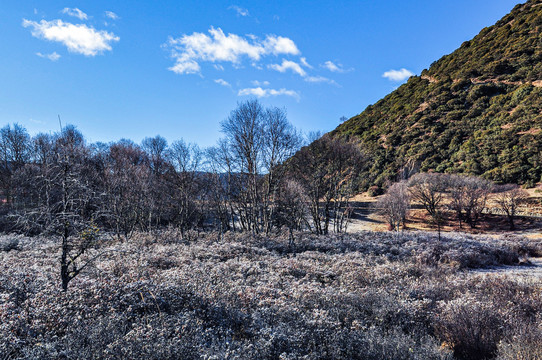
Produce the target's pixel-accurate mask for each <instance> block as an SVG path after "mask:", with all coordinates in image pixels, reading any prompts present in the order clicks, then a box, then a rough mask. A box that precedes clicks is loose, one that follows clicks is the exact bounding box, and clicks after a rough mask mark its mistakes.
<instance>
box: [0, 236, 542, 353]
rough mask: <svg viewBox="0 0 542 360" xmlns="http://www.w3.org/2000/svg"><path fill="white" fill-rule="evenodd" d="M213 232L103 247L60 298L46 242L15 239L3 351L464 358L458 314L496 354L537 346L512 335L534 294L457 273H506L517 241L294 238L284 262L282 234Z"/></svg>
mask: <svg viewBox="0 0 542 360" xmlns="http://www.w3.org/2000/svg"><path fill="white" fill-rule="evenodd" d="M216 235H217V234H207V235H201V236H199V237H198V238H197V239H192V240H191V241H182V240H180V239H176V238H175V236H176V235H175V233H174V232H173V231H170V232H166V233H162V234H161V233H153V234H134V236H133V237H132V238H131V239H130V240H128V241H124V242H117V243H109V244H107V245H106V246H105V248H104V250H105V251H106V253H105V254H104V255H103V256H102V257H100V258H98V259H97V260H96V262H95V263H94V265H93V266H91V267H88V268H87V269H86V270H85V271H84V272H83V273H82V274H81V275H80V276H78V277H77V278H75V279H74V280H73V284H71V287H70V289H69V291H68V292H66V293H63V292H61V291H59V290H58V282H59V281H60V279H59V276H58V274H57V261H58V251H59V250H58V244H56V243H55V242H54V241H50V240H47V239H25V240H24V241H21V244H22V246H21V248H20V250H19V251H10V252H0V354H2V355H4V354H6V355H5V356H6V357H7V358H9V359H34V358H148V359H170V358H182V359H196V358H207V359H223V358H232V359H254V358H261V359H299V358H310V359H386V358H393V359H447V358H451V356H452V354H455V355H456V357H458V356H462V355H461V354H462V352H461V351H463V350H461V349H462V348H461V346H463V348H467V347H466V346H467V345H468V342H465V341H464V340H463V339H464V338H465V337H466V335H464V336H463V335H462V334H464V333H462V331H466V330H465V329H466V328H465V327H464V326H462V322H461V321H463V319H464V317H465V316H466V315H468V319H474V320H476V319H478V320H480V321H485V322H486V323H487V324H489V325H491V324H493V322H492V321H494V320H495V319H497V320H495V321H497V322H498V327H497V328H498V332H497V333H496V334H495V335H494V336H488V335H486V332H487V331H486V330H483V329H482V330H480V331H481V334H483V335H481V336H482V339H483V340H484V341H486V339H487V343H488V344H491V346H490V347H488V349H489V350H488V351H489V353H491V354H492V355H499V356H500V355H501V353H502V356H505V355H506V354H509V353H510V351H513V349H515V347H514V346H517V343H516V340H515V339H520V340H521V341H527V342H529V344H532V348H533V349H534V346H535V345H536V344H538V343H537V341H538V340H537V339H538V338H537V337H536V333H533V334H530V333H529V330H527V331H523V332H522V331H520V329H522V326H523V327H525V325H526V324H539V323H540V319H539V316H538V315H537V314H539V313H542V287H541V286H539V283H536V282H535V283H522V282H520V281H516V280H514V279H506V278H503V279H501V278H484V277H480V276H476V275H473V274H470V273H469V272H468V271H467V270H466V269H468V268H469V267H480V266H485V265H495V264H501V263H508V262H511V261H510V260H509V258H508V255H506V256H504V255H502V254H503V252H504V253H505V254H512V257H513V255H514V254H519V252H520V251H521V249H522V247H523V245H522V244H523V243H524V242H525V240H522V239H516V238H499V239H491V238H483V237H475V236H470V237H462V236H460V235H454V234H452V235H447V236H446V237H444V238H443V240H442V241H440V242H439V241H438V239H436V237H435V236H434V235H432V234H428V233H416V234H382V233H371V232H366V233H360V234H356V235H342V236H327V237H317V236H314V235H310V234H301V233H297V234H295V236H296V245H297V246H296V249H295V251H294V250H292V248H291V247H290V246H288V245H289V244H288V237H287V236H271V237H264V236H253V235H250V234H237V233H226V234H224V236H222V237H218V236H216ZM529 246H531V247H534V248H536V247H537V246H538V245H537V244H536V243H530V244H529ZM477 255H480V260H476V256H477ZM465 259H468V260H465ZM473 259H474V260H473ZM512 262H513V261H512ZM488 322H489V323H488ZM489 325H488V326H489ZM484 331H486V332H484ZM520 340H517V341H520ZM461 344H463V345H461ZM464 344H467V345H464ZM533 351H534V350H533ZM504 358H506V357H504Z"/></svg>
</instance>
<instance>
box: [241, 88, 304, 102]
mask: <svg viewBox="0 0 542 360" xmlns="http://www.w3.org/2000/svg"><path fill="white" fill-rule="evenodd" d="M237 95H238V96H247V95H253V96H257V97H269V96H279V95H285V96H291V97H293V98H295V99H296V100H297V101H299V94H298V93H297V92H296V91H294V90H286V89H280V90H275V89H262V88H261V87H256V88H246V89H241V90H239V92H238V93H237Z"/></svg>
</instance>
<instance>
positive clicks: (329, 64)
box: [321, 60, 352, 73]
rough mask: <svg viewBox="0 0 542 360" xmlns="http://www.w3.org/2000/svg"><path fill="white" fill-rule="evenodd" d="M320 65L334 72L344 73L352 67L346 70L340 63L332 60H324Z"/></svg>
mask: <svg viewBox="0 0 542 360" xmlns="http://www.w3.org/2000/svg"><path fill="white" fill-rule="evenodd" d="M321 66H322V67H324V68H326V69H328V70H329V71H331V72H336V73H344V72H347V71H351V70H352V69H348V70H346V69H344V68H343V66H342V64H335V63H334V62H333V61H329V60H328V61H326V62H325V63H324V64H323V65H321Z"/></svg>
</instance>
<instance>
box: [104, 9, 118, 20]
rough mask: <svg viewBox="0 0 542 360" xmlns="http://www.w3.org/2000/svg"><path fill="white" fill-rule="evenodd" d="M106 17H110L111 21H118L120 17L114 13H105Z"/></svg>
mask: <svg viewBox="0 0 542 360" xmlns="http://www.w3.org/2000/svg"><path fill="white" fill-rule="evenodd" d="M105 17H108V18H110V19H111V20H117V19H118V18H119V16H118V15H117V14H115V13H114V12H113V11H106V12H105Z"/></svg>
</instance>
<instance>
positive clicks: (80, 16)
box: [61, 8, 88, 20]
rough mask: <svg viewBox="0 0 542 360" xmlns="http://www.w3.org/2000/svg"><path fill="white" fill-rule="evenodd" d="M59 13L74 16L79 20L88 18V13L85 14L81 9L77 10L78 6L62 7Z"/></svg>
mask: <svg viewBox="0 0 542 360" xmlns="http://www.w3.org/2000/svg"><path fill="white" fill-rule="evenodd" d="M61 13H63V14H66V15H69V16H73V17H76V18H78V19H79V20H87V19H88V15H87V14H85V13H84V12H82V11H81V10H79V9H78V8H73V9H70V8H64V9H62V11H61Z"/></svg>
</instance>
